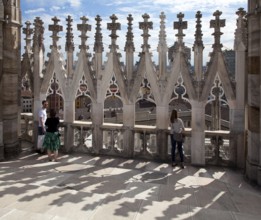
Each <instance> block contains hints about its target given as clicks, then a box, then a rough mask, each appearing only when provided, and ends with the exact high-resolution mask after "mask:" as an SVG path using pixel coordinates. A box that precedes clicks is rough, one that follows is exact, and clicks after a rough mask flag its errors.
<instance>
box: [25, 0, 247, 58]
mask: <svg viewBox="0 0 261 220" xmlns="http://www.w3.org/2000/svg"><path fill="white" fill-rule="evenodd" d="M240 7H242V8H244V9H245V10H247V0H139V1H136V0H56V1H55V0H37V1H35V0H22V1H21V8H22V22H23V24H24V22H25V21H27V20H28V21H30V22H31V23H33V21H34V19H35V17H41V19H42V20H43V21H44V26H45V48H47V49H48V48H49V44H50V42H51V39H50V37H49V36H51V32H50V31H49V30H48V25H50V24H52V21H51V18H52V17H54V16H56V17H58V18H59V19H60V20H61V21H60V24H61V25H63V26H64V27H63V30H64V31H63V32H62V33H60V36H61V39H60V41H59V45H61V46H62V49H61V51H62V52H64V42H65V39H64V35H65V30H66V20H65V19H66V17H67V16H68V15H71V16H72V18H73V20H74V24H73V31H74V42H75V50H76V51H77V50H78V45H79V42H80V39H79V37H78V36H79V35H80V33H79V31H77V29H76V25H77V24H79V23H81V21H80V17H81V16H83V15H84V16H86V17H87V18H88V19H89V21H88V23H89V24H90V25H92V31H91V32H90V33H88V36H89V39H88V41H87V43H88V44H89V45H90V49H89V52H91V53H93V48H92V46H93V40H94V34H95V23H96V22H95V17H96V16H97V15H100V16H101V18H102V34H103V42H104V52H105V53H106V52H108V51H109V48H108V45H109V44H110V37H109V35H110V32H109V31H108V30H107V23H110V22H111V20H110V16H111V15H112V14H115V15H116V16H117V17H118V21H117V22H120V23H121V30H120V31H118V32H117V34H118V36H119V38H118V39H117V43H118V45H119V52H121V53H124V46H125V40H126V32H127V19H126V18H127V17H128V15H129V14H132V16H133V18H134V20H133V32H134V43H135V54H136V59H137V57H138V53H139V52H140V51H141V45H142V42H143V41H142V38H141V34H142V32H141V30H140V29H139V26H138V25H139V22H142V21H143V19H142V15H143V14H145V13H147V14H149V16H150V19H149V20H150V21H152V22H153V30H150V32H149V34H150V35H151V37H150V38H149V44H150V45H151V52H152V54H153V57H154V59H155V57H157V54H156V53H157V46H158V41H159V39H158V35H159V25H160V23H159V21H160V19H159V15H160V13H161V12H164V13H165V15H166V20H165V22H166V23H165V26H166V32H167V37H166V39H167V44H168V46H172V45H173V44H174V42H175V41H176V37H175V34H176V33H177V30H173V22H174V21H177V14H178V13H180V12H182V13H184V14H185V17H184V20H186V21H188V29H186V30H184V34H185V35H186V36H185V37H184V42H185V45H186V46H188V47H192V46H193V43H194V34H195V14H196V12H197V11H201V13H202V31H203V43H204V46H205V50H204V62H207V61H208V59H209V58H208V54H209V52H210V51H211V50H212V47H211V45H212V44H213V41H214V39H213V36H212V33H213V28H209V26H210V25H209V22H210V20H211V19H214V17H213V13H214V12H215V11H216V10H219V11H222V12H223V14H222V15H221V19H226V27H224V28H222V29H221V31H222V32H223V33H224V34H223V35H222V36H221V42H222V44H223V46H224V49H233V44H234V32H235V25H236V18H237V16H236V14H235V13H236V11H237V10H238V8H240ZM23 38H24V36H23ZM122 61H123V62H124V60H122ZM155 61H156V62H157V59H155Z"/></svg>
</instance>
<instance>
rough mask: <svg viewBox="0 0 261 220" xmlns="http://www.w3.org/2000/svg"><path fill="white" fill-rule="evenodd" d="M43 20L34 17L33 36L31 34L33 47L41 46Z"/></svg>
mask: <svg viewBox="0 0 261 220" xmlns="http://www.w3.org/2000/svg"><path fill="white" fill-rule="evenodd" d="M43 24H44V23H43V21H42V20H41V19H40V18H39V17H36V18H35V20H34V36H33V48H35V47H38V48H41V47H43V40H44V37H43V34H44V27H43Z"/></svg>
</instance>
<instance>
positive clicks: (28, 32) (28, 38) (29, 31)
mask: <svg viewBox="0 0 261 220" xmlns="http://www.w3.org/2000/svg"><path fill="white" fill-rule="evenodd" d="M25 25H26V27H25V28H23V33H24V34H25V38H24V40H25V47H24V49H25V51H26V53H29V52H30V51H31V49H32V48H31V41H32V39H31V35H32V34H33V29H32V28H30V26H31V22H30V21H26V22H25Z"/></svg>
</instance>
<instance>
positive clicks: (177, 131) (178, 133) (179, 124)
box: [170, 110, 185, 169]
mask: <svg viewBox="0 0 261 220" xmlns="http://www.w3.org/2000/svg"><path fill="white" fill-rule="evenodd" d="M184 130H185V128H184V123H183V121H182V119H181V118H178V112H177V111H176V110H172V112H171V116H170V138H171V146H172V148H171V159H172V166H173V167H175V166H177V163H176V157H175V153H176V145H177V148H178V152H179V156H180V163H181V165H180V166H181V168H182V169H183V168H184V154H183V146H182V144H183V132H184Z"/></svg>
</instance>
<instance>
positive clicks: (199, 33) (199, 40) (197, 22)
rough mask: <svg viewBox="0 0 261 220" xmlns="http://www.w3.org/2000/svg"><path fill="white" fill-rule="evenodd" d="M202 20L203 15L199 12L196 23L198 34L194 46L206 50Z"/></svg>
mask: <svg viewBox="0 0 261 220" xmlns="http://www.w3.org/2000/svg"><path fill="white" fill-rule="evenodd" d="M201 18H202V14H201V12H200V11H198V12H197V14H196V19H197V21H196V33H195V35H194V36H195V42H194V46H195V45H197V46H202V47H203V48H204V46H203V41H202V36H203V34H202V30H201V27H202V25H201ZM193 50H194V47H193Z"/></svg>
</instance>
